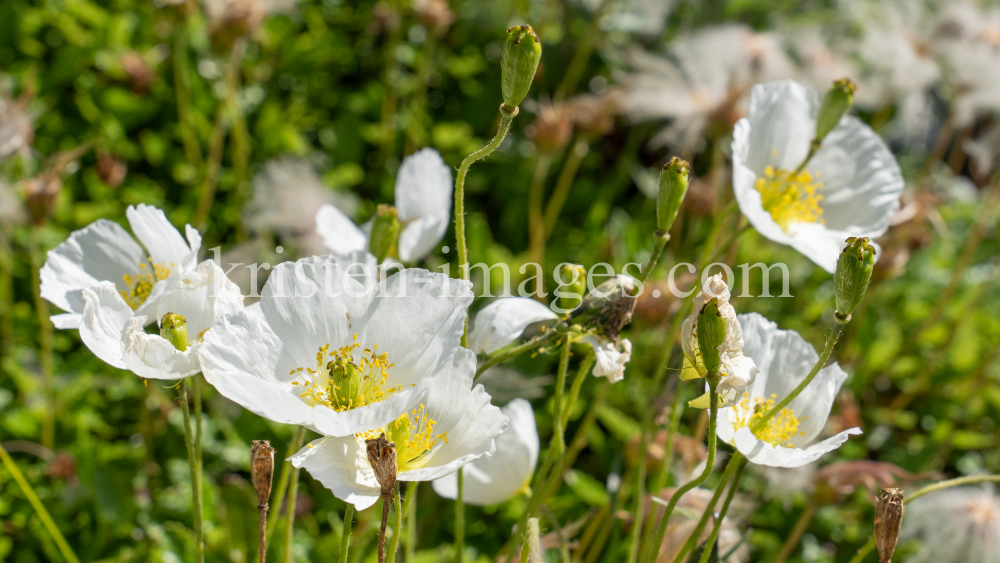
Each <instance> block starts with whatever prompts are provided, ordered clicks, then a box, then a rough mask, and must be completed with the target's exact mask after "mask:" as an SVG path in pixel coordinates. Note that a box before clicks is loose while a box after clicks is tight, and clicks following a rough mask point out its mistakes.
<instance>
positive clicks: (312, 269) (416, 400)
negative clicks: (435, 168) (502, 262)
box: [198, 256, 475, 463]
mask: <svg viewBox="0 0 1000 563" xmlns="http://www.w3.org/2000/svg"><path fill="white" fill-rule="evenodd" d="M352 270H354V268H350V267H349V265H345V263H343V262H341V261H340V260H337V259H335V258H332V257H329V256H313V257H310V258H305V259H301V260H299V261H297V262H285V263H283V264H279V265H278V266H276V267H275V268H274V270H272V272H271V276H270V277H269V278H268V280H267V284H266V285H265V286H264V290H263V291H262V292H261V301H260V309H259V311H252V310H244V311H241V312H239V313H237V314H235V315H231V316H228V317H226V318H224V319H223V320H222V321H221V322H220V323H219V324H218V325H217V326H216V327H215V328H213V329H212V330H211V331H209V332H208V334H206V335H205V343H204V345H203V346H202V347H201V349H200V350H199V352H198V354H199V356H200V357H201V366H202V373H204V375H205V379H206V380H207V381H208V382H209V383H211V384H212V385H213V386H215V388H216V389H218V390H219V392H220V393H222V394H223V395H225V396H226V397H228V398H229V399H231V400H233V401H235V402H237V403H239V404H240V405H243V407H245V408H246V409H248V410H250V411H252V412H254V413H256V414H258V415H260V416H263V417H265V418H268V419H271V420H274V421H276V422H281V423H285V424H298V425H303V426H307V427H309V428H312V429H314V430H316V431H318V432H320V433H322V434H325V435H328V436H350V435H352V434H355V433H357V432H364V431H366V430H370V429H372V428H378V427H380V426H383V425H385V424H388V423H390V422H392V421H394V420H395V419H396V418H398V417H399V415H400V413H402V412H404V411H412V409H414V408H416V407H417V406H418V405H419V404H420V399H421V393H422V392H423V391H424V388H425V387H426V386H427V385H428V384H429V383H428V380H429V379H431V378H434V376H437V375H440V374H442V373H443V372H444V371H447V370H453V368H452V367H451V366H452V364H453V363H454V362H456V361H457V360H456V357H458V356H460V355H461V353H462V351H463V349H462V348H461V345H460V341H461V337H462V332H463V330H464V325H465V311H466V308H467V307H468V306H469V304H470V303H472V285H471V284H470V283H469V282H466V281H461V280H454V279H449V278H448V277H447V276H445V275H443V274H438V273H432V272H428V271H426V270H419V269H412V268H411V269H408V270H404V271H402V272H398V273H395V274H393V275H391V276H389V277H388V278H387V279H386V280H385V281H384V282H382V283H379V284H375V283H374V279H373V278H371V277H368V276H361V279H362V281H363V282H364V283H359V282H358V280H357V279H355V278H354V277H352V276H351V275H350V274H351V273H352ZM354 273H356V272H354ZM469 355H470V356H471V354H469ZM474 363H475V362H474V361H473V364H474ZM473 372H475V366H474V365H473ZM366 463H367V462H366Z"/></svg>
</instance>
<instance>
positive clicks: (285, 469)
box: [267, 426, 306, 539]
mask: <svg viewBox="0 0 1000 563" xmlns="http://www.w3.org/2000/svg"><path fill="white" fill-rule="evenodd" d="M305 437H306V427H305V426H299V427H298V428H296V429H295V434H293V435H292V441H291V442H289V446H288V451H287V452H286V453H285V458H286V461H285V462H284V463H282V464H281V476H280V477H278V488H277V489H276V490H275V491H274V506H276V507H277V509H276V510H272V511H271V516H270V518H268V520H267V537H268V539H270V538H271V534H272V533H273V532H274V530H275V528H277V527H278V518H279V517H280V515H281V504H282V503H283V502H285V493H286V492H288V481H289V480H290V479H291V477H292V462H291V461H287V458H290V457H292V456H293V455H295V454H296V453H298V451H299V450H301V449H302V442H303V440H305Z"/></svg>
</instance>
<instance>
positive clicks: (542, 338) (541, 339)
mask: <svg viewBox="0 0 1000 563" xmlns="http://www.w3.org/2000/svg"><path fill="white" fill-rule="evenodd" d="M559 334H560V333H559V331H558V330H548V331H546V332H545V333H543V334H540V335H538V336H536V337H534V338H532V339H531V340H529V341H527V342H525V343H524V344H520V345H518V346H515V347H513V348H508V349H506V350H500V351H498V352H495V353H494V354H492V355H490V356H489V357H487V358H486V361H484V362H483V363H482V364H481V365H480V366H479V367H478V368H477V369H476V377H477V378H478V377H479V376H480V375H481V374H482V373H483V372H484V371H486V370H488V369H490V368H491V367H493V366H495V365H497V364H499V363H500V362H505V361H507V360H509V359H511V358H513V357H515V356H520V355H521V354H523V353H525V352H530V351H531V350H535V349H536V348H540V347H542V346H543V345H545V344H548V343H549V342H551V341H552V340H554V339H555V338H556V337H557V336H559Z"/></svg>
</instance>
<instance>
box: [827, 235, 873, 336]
mask: <svg viewBox="0 0 1000 563" xmlns="http://www.w3.org/2000/svg"><path fill="white" fill-rule="evenodd" d="M846 242H847V247H846V248H844V251H843V252H841V253H840V257H839V258H837V270H836V272H834V274H833V282H834V293H835V295H836V302H837V312H836V317H837V319H838V320H839V321H841V322H847V321H849V320H850V319H851V313H852V312H853V311H854V309H855V308H857V306H858V304H859V303H861V299H862V298H864V296H865V290H866V289H868V282H870V281H871V279H872V269H873V268H874V267H875V248H874V247H872V245H871V244H870V243H869V242H868V237H861V238H856V237H851V238H849V239H847V241H846Z"/></svg>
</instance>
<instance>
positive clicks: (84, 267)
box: [40, 219, 146, 328]
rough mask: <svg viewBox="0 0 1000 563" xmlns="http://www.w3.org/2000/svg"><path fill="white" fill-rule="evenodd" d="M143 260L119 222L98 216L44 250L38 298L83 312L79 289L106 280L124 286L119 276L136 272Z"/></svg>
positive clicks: (67, 308)
mask: <svg viewBox="0 0 1000 563" xmlns="http://www.w3.org/2000/svg"><path fill="white" fill-rule="evenodd" d="M145 263H146V253H145V252H143V250H142V247H140V246H139V245H138V244H137V243H136V242H135V240H134V239H133V238H132V236H131V235H129V234H128V233H127V232H125V229H123V228H122V227H121V225H119V224H118V223H115V222H113V221H108V220H107V219H98V220H97V221H94V222H93V223H91V224H90V225H87V226H86V227H84V228H82V229H80V230H78V231H73V233H72V234H71V235H70V236H69V238H68V239H66V240H65V241H63V242H62V243H60V244H59V246H57V247H55V248H53V249H52V250H50V251H49V252H48V259H47V260H46V262H45V265H44V266H42V269H41V272H40V277H41V282H42V288H41V289H42V297H43V298H45V299H46V300H48V301H49V302H50V303H52V304H53V305H55V306H56V307H59V308H60V309H62V310H64V311H69V312H71V313H77V314H79V313H82V312H83V294H82V293H81V290H82V289H83V288H85V287H90V286H92V285H96V284H97V283H98V282H100V281H110V282H112V283H114V284H116V285H117V286H118V289H122V290H125V289H128V288H127V287H125V285H124V283H123V279H122V276H124V275H125V274H137V273H139V264H145ZM76 324H77V325H79V322H77V323H76ZM60 328H62V327H60ZM66 328H76V327H75V326H66Z"/></svg>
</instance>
